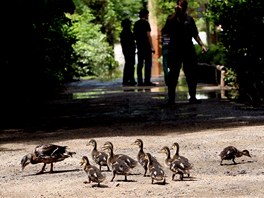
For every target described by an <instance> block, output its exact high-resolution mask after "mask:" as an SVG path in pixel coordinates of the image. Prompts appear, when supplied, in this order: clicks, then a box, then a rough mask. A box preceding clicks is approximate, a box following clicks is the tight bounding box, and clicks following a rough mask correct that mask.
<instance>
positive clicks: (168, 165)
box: [159, 146, 173, 167]
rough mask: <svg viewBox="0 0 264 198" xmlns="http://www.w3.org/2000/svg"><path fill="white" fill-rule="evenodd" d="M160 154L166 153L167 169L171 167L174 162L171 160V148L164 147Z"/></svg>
mask: <svg viewBox="0 0 264 198" xmlns="http://www.w3.org/2000/svg"><path fill="white" fill-rule="evenodd" d="M159 153H164V154H165V155H166V158H165V165H166V166H167V167H170V165H171V162H172V161H173V159H172V158H171V155H170V149H169V147H167V146H164V147H162V149H161V150H160V151H159Z"/></svg>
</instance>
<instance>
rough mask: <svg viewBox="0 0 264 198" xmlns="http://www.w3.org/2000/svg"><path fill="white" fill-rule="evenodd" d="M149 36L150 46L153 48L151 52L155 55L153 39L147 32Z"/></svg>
mask: <svg viewBox="0 0 264 198" xmlns="http://www.w3.org/2000/svg"><path fill="white" fill-rule="evenodd" d="M147 36H148V40H149V44H150V47H151V51H152V53H153V54H155V49H154V47H153V43H152V37H151V35H150V32H147Z"/></svg>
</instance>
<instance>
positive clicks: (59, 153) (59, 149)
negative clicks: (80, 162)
mask: <svg viewBox="0 0 264 198" xmlns="http://www.w3.org/2000/svg"><path fill="white" fill-rule="evenodd" d="M66 148H67V146H59V145H55V144H42V145H39V146H36V148H35V155H36V157H41V158H45V157H52V158H57V157H63V156H64V155H65V154H66V155H67V152H66Z"/></svg>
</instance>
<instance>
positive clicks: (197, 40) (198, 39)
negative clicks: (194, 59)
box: [194, 35, 207, 53]
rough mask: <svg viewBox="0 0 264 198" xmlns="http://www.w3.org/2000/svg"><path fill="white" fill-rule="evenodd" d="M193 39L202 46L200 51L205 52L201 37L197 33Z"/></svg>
mask: <svg viewBox="0 0 264 198" xmlns="http://www.w3.org/2000/svg"><path fill="white" fill-rule="evenodd" d="M194 39H195V41H196V42H197V43H198V44H199V45H200V46H201V48H202V53H205V52H207V49H206V46H205V45H204V44H203V42H202V40H201V38H200V36H199V35H197V36H196V37H194Z"/></svg>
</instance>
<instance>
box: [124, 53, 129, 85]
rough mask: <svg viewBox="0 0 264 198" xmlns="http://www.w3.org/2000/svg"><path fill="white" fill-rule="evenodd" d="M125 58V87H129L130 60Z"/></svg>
mask: <svg viewBox="0 0 264 198" xmlns="http://www.w3.org/2000/svg"><path fill="white" fill-rule="evenodd" d="M124 57H125V65H124V70H123V85H128V82H129V58H128V57H127V56H124Z"/></svg>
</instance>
